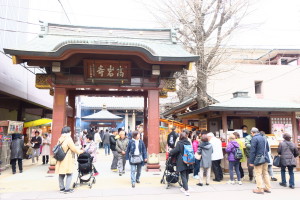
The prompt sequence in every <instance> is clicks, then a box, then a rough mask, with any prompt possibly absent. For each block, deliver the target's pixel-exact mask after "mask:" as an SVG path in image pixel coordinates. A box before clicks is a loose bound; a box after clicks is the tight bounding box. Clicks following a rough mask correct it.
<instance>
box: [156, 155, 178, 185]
mask: <svg viewBox="0 0 300 200" xmlns="http://www.w3.org/2000/svg"><path fill="white" fill-rule="evenodd" d="M175 166H176V158H174V157H172V156H168V158H167V160H166V168H165V171H164V174H163V177H162V178H161V180H160V183H161V184H166V182H167V186H166V189H169V188H170V186H171V184H174V183H177V182H178V183H179V185H180V186H182V184H181V180H180V176H179V173H178V172H176V171H175V169H174V167H175Z"/></svg>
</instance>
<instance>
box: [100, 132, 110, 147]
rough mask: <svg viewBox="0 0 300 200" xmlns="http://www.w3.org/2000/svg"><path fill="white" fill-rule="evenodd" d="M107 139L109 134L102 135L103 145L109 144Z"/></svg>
mask: <svg viewBox="0 0 300 200" xmlns="http://www.w3.org/2000/svg"><path fill="white" fill-rule="evenodd" d="M109 137H110V134H109V132H106V133H104V135H103V140H102V141H103V144H109V143H110V142H109Z"/></svg>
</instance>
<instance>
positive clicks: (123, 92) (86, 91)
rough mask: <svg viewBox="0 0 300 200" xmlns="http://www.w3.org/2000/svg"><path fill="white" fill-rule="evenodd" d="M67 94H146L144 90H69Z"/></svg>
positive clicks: (142, 95)
mask: <svg viewBox="0 0 300 200" xmlns="http://www.w3.org/2000/svg"><path fill="white" fill-rule="evenodd" d="M69 95H74V96H80V95H88V96H141V97H144V96H146V95H147V93H146V92H140V91H136V92H135V91H96V90H69Z"/></svg>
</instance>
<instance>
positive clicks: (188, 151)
mask: <svg viewBox="0 0 300 200" xmlns="http://www.w3.org/2000/svg"><path fill="white" fill-rule="evenodd" d="M182 160H183V162H184V163H185V164H187V165H192V164H194V163H195V154H194V150H193V147H192V145H190V144H189V145H183V156H182Z"/></svg>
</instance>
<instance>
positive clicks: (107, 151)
mask: <svg viewBox="0 0 300 200" xmlns="http://www.w3.org/2000/svg"><path fill="white" fill-rule="evenodd" d="M103 146H104V149H105V155H107V154H110V144H103Z"/></svg>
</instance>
